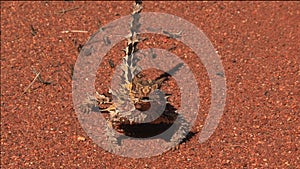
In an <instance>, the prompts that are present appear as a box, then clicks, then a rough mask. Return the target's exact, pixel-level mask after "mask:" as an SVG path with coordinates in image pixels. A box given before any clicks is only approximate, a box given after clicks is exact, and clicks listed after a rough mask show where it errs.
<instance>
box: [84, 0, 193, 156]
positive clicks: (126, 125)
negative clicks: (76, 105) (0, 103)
mask: <svg viewBox="0 0 300 169" xmlns="http://www.w3.org/2000/svg"><path fill="white" fill-rule="evenodd" d="M141 10H142V2H141V1H135V3H134V5H133V12H132V18H133V20H132V21H131V23H130V34H129V35H128V36H127V46H126V48H125V50H124V52H125V56H124V58H123V62H122V65H121V70H122V75H121V76H120V79H121V82H120V84H119V86H118V89H117V90H110V91H109V93H110V94H111V96H106V95H103V94H99V93H98V92H96V94H95V96H94V97H89V98H88V99H87V100H85V101H84V102H83V104H82V106H81V109H82V111H83V112H85V113H90V112H91V111H92V110H93V108H95V107H99V108H100V106H99V105H103V104H105V105H109V106H108V107H106V108H100V112H106V113H108V117H107V118H106V120H107V123H108V125H107V127H106V131H105V132H106V136H107V139H108V141H109V142H110V143H111V144H110V145H109V146H110V147H109V149H110V150H112V151H113V150H116V149H117V148H118V147H119V145H120V141H119V139H120V138H119V137H120V136H118V135H117V134H115V133H116V132H114V131H113V130H116V131H118V132H119V133H123V134H125V135H127V136H134V137H140V136H137V135H139V133H135V132H136V131H134V127H132V126H136V125H137V126H138V125H139V124H145V121H146V122H147V124H149V125H150V126H151V127H153V126H154V125H156V126H159V125H164V126H165V125H167V126H168V127H170V125H176V126H177V127H176V129H177V131H176V133H174V134H173V135H172V136H171V137H170V138H169V140H168V141H169V142H170V146H171V147H172V148H173V149H177V148H179V143H180V142H181V141H182V140H183V139H184V138H185V136H186V134H187V132H188V130H189V124H188V123H187V121H186V120H185V119H184V118H183V116H182V115H181V114H180V113H177V112H176V111H175V110H176V109H174V108H173V106H171V105H170V103H169V102H168V101H167V98H168V96H164V95H163V96H162V94H161V93H160V92H159V91H158V90H159V89H160V87H161V85H162V84H163V82H164V81H166V80H167V79H168V76H170V75H169V74H168V73H164V74H162V75H160V76H159V77H158V78H156V79H155V80H144V79H142V78H141V75H140V73H139V72H140V70H139V69H140V68H139V67H138V66H137V62H138V58H137V57H136V56H135V52H136V51H137V44H138V43H139V42H140V41H141V39H140V38H139V36H138V30H139V27H140V23H139V19H140V12H141ZM180 66H182V65H177V66H176V67H175V68H173V70H170V71H169V72H172V71H173V72H174V71H176V69H179V67H180ZM151 95H152V97H150V98H149V96H151ZM112 100H113V102H112ZM164 101H165V102H164ZM163 102H164V103H163ZM155 104H156V105H157V104H159V105H161V104H166V106H165V110H164V111H163V112H162V113H161V115H159V116H158V117H155V118H153V116H155V114H156V113H157V112H155V108H154V109H152V111H151V112H150V113H149V112H147V113H143V112H144V110H148V109H149V106H150V105H155ZM102 107H103V106H102ZM154 107H155V106H154ZM153 111H154V112H153ZM152 113H153V114H152ZM176 123H177V124H176ZM130 127H131V128H130ZM141 130H142V131H141ZM150 130H151V129H150ZM137 131H138V132H147V131H143V129H139V130H137Z"/></svg>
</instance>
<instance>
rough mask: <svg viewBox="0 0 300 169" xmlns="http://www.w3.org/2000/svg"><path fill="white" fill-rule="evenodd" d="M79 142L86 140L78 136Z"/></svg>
mask: <svg viewBox="0 0 300 169" xmlns="http://www.w3.org/2000/svg"><path fill="white" fill-rule="evenodd" d="M77 140H78V141H85V138H84V137H82V136H78V137H77Z"/></svg>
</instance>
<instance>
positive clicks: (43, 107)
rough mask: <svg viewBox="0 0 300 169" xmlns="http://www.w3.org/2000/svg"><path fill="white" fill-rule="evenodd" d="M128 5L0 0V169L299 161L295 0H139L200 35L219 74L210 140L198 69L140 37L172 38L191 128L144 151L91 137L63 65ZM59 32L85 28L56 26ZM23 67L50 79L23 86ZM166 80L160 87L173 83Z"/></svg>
mask: <svg viewBox="0 0 300 169" xmlns="http://www.w3.org/2000/svg"><path fill="white" fill-rule="evenodd" d="M131 5H132V2H1V168H299V166H300V162H299V161H300V160H299V156H300V150H299V147H300V132H299V131H300V125H299V124H300V117H299V114H300V106H299V105H300V99H299V98H300V91H299V89H300V66H299V65H300V57H299V56H300V48H299V46H300V43H299V39H300V37H299V32H300V27H299V23H300V3H298V2H224V3H223V2H216V3H215V2H176V3H175V2H162V3H159V2H148V1H147V2H144V3H143V6H144V10H143V12H163V13H169V14H173V15H176V16H179V17H182V18H184V19H186V20H188V21H189V22H191V23H193V24H194V25H196V26H197V27H199V28H200V29H201V30H202V31H203V32H204V33H205V34H206V36H207V37H208V38H209V39H210V41H211V42H212V44H213V46H214V47H215V49H216V51H218V54H219V56H220V59H221V61H222V64H223V66H224V70H225V74H226V83H227V97H226V106H225V110H224V114H223V116H222V119H221V121H220V123H219V125H218V128H217V129H216V130H215V132H214V134H213V135H212V136H211V137H210V139H209V140H208V141H206V142H204V143H202V144H199V143H198V137H199V132H201V128H202V127H203V124H204V120H205V118H206V115H207V113H208V110H209V106H210V83H209V79H208V75H207V73H206V70H205V67H204V66H203V64H201V62H199V61H197V60H195V58H194V56H193V55H192V54H190V52H188V48H187V47H184V45H182V44H180V43H177V42H174V41H172V40H171V39H166V38H165V37H157V38H152V39H151V38H150V40H149V41H148V42H145V44H141V46H142V47H144V48H146V47H147V43H149V44H148V46H149V45H150V46H151V45H153V46H157V47H164V48H165V49H167V48H168V47H171V46H172V44H174V43H175V44H176V45H178V46H177V47H176V49H174V50H172V52H173V53H174V54H176V55H178V56H181V57H182V58H185V61H186V63H188V64H189V66H190V67H191V68H193V69H192V70H193V72H194V74H195V77H196V79H197V82H198V83H199V88H200V89H201V90H200V93H199V94H200V96H201V99H200V102H201V105H202V106H201V109H200V111H199V115H198V118H197V121H196V123H195V126H194V127H193V129H192V132H195V133H196V134H195V135H194V136H193V137H191V138H190V139H189V140H188V141H186V142H185V143H183V144H182V145H181V146H180V149H179V150H175V151H168V152H165V153H163V154H162V155H160V156H156V157H151V158H144V159H133V158H124V157H120V156H117V155H114V154H111V153H109V152H106V151H104V150H103V149H102V148H101V147H99V146H98V145H97V144H95V143H94V142H93V140H92V139H91V138H89V137H88V135H87V134H86V133H85V132H84V130H83V129H82V127H81V125H80V123H79V121H78V119H77V116H76V113H75V111H74V108H73V102H72V78H71V77H72V67H73V66H74V64H75V62H76V59H77V57H78V55H79V53H78V48H80V46H81V45H84V44H85V43H86V42H87V40H88V38H89V37H90V36H91V35H92V34H94V33H95V32H96V31H97V30H98V29H99V26H100V23H101V24H102V25H105V24H107V23H109V22H111V21H113V20H115V19H118V18H120V17H122V16H125V15H128V14H129V13H130V12H131ZM63 11H65V12H63ZM66 30H83V31H86V32H75V33H62V32H61V31H66ZM297 32H298V33H297ZM122 47H124V43H120V44H118V45H117V46H116V47H115V48H114V50H113V51H112V52H111V53H109V54H108V56H107V57H106V60H104V62H103V65H102V67H101V68H103V69H101V68H100V69H99V71H98V74H99V75H101V76H99V77H98V79H99V81H96V86H97V89H99V91H102V90H103V91H104V90H106V89H107V88H108V86H107V85H108V84H109V83H108V81H105V79H109V77H110V76H111V72H112V69H110V67H109V64H108V62H107V61H108V59H109V56H111V59H112V60H113V61H114V62H115V63H116V64H117V63H119V61H120V59H121V58H122V52H120V48H122ZM185 55H188V57H184V56H185ZM33 70H36V71H37V72H39V71H41V75H42V77H43V78H44V80H46V81H50V82H51V84H49V85H46V84H42V83H40V82H38V81H36V82H35V83H33V85H32V86H31V87H30V88H29V89H28V90H26V92H25V93H24V90H25V89H26V87H27V86H28V85H29V84H30V83H31V82H32V80H33V79H34V77H35V74H34V72H33ZM102 71H103V72H102ZM101 79H102V81H101ZM103 79H104V80H103ZM100 81H101V82H100ZM172 84H173V83H172V82H170V87H169V88H168V86H164V87H165V88H166V89H165V90H168V91H172V89H173V88H176V86H174V85H172ZM176 99H177V98H176V97H173V98H172V100H173V101H174V102H176Z"/></svg>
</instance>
